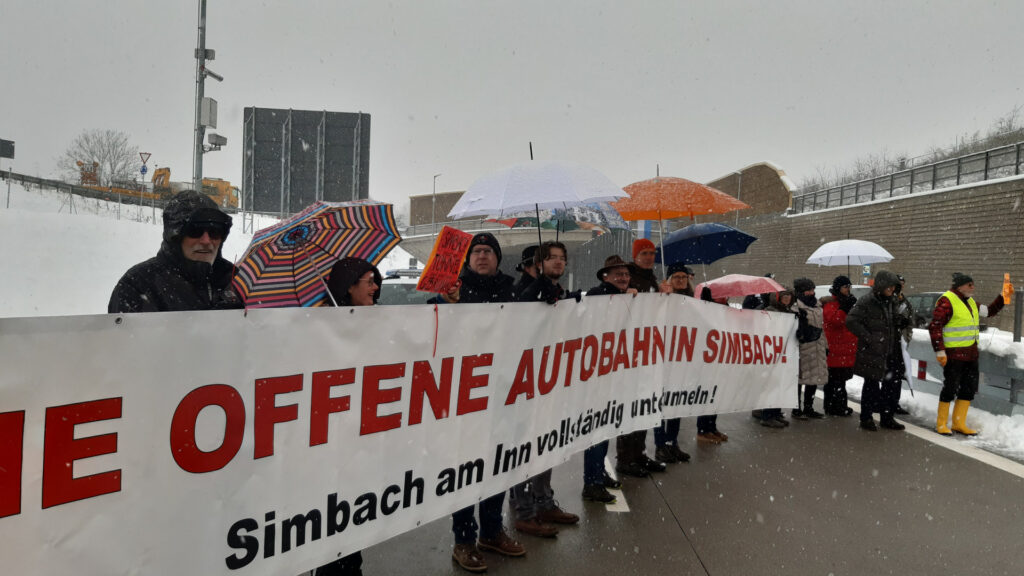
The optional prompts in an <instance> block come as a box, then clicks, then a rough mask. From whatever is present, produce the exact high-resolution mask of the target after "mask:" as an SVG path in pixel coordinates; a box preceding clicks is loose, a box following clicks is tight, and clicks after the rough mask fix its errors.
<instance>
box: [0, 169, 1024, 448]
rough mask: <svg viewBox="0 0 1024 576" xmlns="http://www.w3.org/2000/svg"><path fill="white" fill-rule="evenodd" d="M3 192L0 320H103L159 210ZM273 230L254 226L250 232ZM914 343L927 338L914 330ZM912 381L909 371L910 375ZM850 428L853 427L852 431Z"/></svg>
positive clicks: (994, 348)
mask: <svg viewBox="0 0 1024 576" xmlns="http://www.w3.org/2000/svg"><path fill="white" fill-rule="evenodd" d="M5 203H6V186H2V185H0V246H2V247H3V249H2V250H0V279H2V281H0V318H3V317H16V316H65V315H75V314H103V313H105V312H106V310H107V301H108V299H109V298H110V292H111V290H112V289H113V287H114V284H115V283H116V282H117V280H118V278H120V277H121V275H122V274H124V272H125V271H126V270H127V269H128V268H129V267H131V266H132V265H134V264H137V263H138V262H141V261H143V260H146V259H147V258H150V257H152V256H153V255H155V254H156V251H157V248H158V247H159V245H160V241H161V234H162V230H163V228H162V226H161V225H160V210H157V211H156V221H157V224H156V225H154V224H153V220H152V217H153V210H152V208H150V207H141V209H140V207H139V206H131V205H122V206H120V209H119V208H118V206H117V203H116V202H104V201H96V200H83V199H82V198H79V197H76V198H75V206H74V208H75V212H74V213H71V210H70V207H69V205H68V198H67V194H58V193H56V192H53V191H39V190H31V191H26V190H24V189H23V188H21V187H20V186H17V185H12V186H11V196H10V208H4V206H5ZM273 223H274V220H273V219H269V218H262V219H261V218H257V221H256V223H255V225H256V228H257V229H260V228H264V227H266V226H270V225H272V224H273ZM241 230H242V226H241V222H240V221H238V217H236V222H235V225H234V227H233V229H232V232H231V235H230V236H229V237H228V240H227V242H226V243H225V246H224V250H223V254H224V256H225V257H226V258H228V259H229V260H236V259H237V258H238V257H240V256H241V255H242V254H243V253H244V251H245V248H246V247H247V246H248V244H249V241H250V240H251V239H252V234H243V233H242V231H241ZM409 258H410V256H409V254H408V253H407V252H405V251H404V250H402V249H401V248H396V249H395V250H393V251H392V252H391V253H390V254H388V256H387V258H385V259H384V261H382V262H381V264H380V266H379V268H380V269H381V270H382V271H384V270H388V269H394V268H406V267H408V263H409ZM914 338H915V339H921V338H924V339H925V340H926V341H927V338H928V335H927V332H925V331H924V330H916V331H915V334H914ZM980 345H981V348H982V349H986V350H988V351H989V352H991V353H995V354H998V355H1000V356H1014V357H1015V362H1016V365H1017V366H1020V367H1024V344H1021V343H1019V342H1018V343H1014V342H1013V336H1012V334H1009V333H1007V332H1002V331H999V330H995V329H989V330H987V331H986V332H985V333H983V334H982V337H981V343H980ZM912 373H916V370H912ZM862 385H863V381H862V380H861V379H860V378H857V377H855V378H853V379H852V380H851V381H850V382H849V383H848V384H847V389H848V390H849V392H850V395H851V397H854V398H856V399H858V400H859V399H860V391H861V387H862ZM938 402H939V400H938V397H937V396H935V395H933V394H929V393H926V392H922V391H915V395H914V397H911V396H910V393H909V392H908V391H906V390H904V392H903V396H902V403H903V405H904V406H905V407H906V408H907V409H908V410H910V412H911V416H912V418H911V419H912V420H914V421H915V422H917V423H918V424H919V425H921V426H927V427H931V426H934V422H935V416H936V409H937V407H938ZM968 423H969V424H970V425H971V426H973V427H975V428H977V429H978V430H979V431H980V434H979V435H978V436H977V437H975V438H972V439H964V440H961V441H962V442H965V443H968V444H971V445H973V446H976V447H979V448H983V449H986V450H992V451H995V452H999V453H1001V454H1005V455H1007V456H1010V457H1013V458H1017V459H1022V460H1024V415H1017V416H1000V415H996V414H990V413H988V412H985V411H983V410H978V409H975V408H972V409H971V411H970V413H969V415H968ZM851 424H853V423H851Z"/></svg>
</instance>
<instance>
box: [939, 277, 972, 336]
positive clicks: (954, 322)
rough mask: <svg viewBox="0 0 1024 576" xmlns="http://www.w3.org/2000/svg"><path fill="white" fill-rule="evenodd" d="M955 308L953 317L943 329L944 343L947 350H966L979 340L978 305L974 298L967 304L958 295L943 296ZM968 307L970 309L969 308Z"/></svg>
mask: <svg viewBox="0 0 1024 576" xmlns="http://www.w3.org/2000/svg"><path fill="white" fill-rule="evenodd" d="M943 296H945V297H946V299H947V300H949V303H950V305H951V306H952V308H953V316H952V317H951V318H950V319H949V322H948V323H947V324H946V325H945V326H944V327H943V328H942V343H943V344H945V346H946V348H966V347H968V346H972V345H974V343H975V342H977V340H978V305H977V304H976V303H975V302H974V299H973V298H968V299H967V303H966V304H965V303H964V301H963V300H961V299H960V296H958V295H957V294H956V293H954V292H952V291H949V292H946V293H945V294H943ZM968 305H969V306H970V308H968Z"/></svg>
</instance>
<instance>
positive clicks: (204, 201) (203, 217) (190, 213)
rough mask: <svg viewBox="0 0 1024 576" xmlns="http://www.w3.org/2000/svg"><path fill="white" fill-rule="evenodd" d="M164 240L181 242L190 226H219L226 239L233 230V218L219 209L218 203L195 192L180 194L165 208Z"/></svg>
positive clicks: (189, 191) (188, 191) (186, 191)
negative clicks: (187, 226)
mask: <svg viewBox="0 0 1024 576" xmlns="http://www.w3.org/2000/svg"><path fill="white" fill-rule="evenodd" d="M163 219H164V240H166V241H168V242H176V241H179V240H181V238H182V235H183V234H184V230H185V226H186V225H188V224H219V225H221V226H223V227H224V237H225V238H226V237H227V234H228V232H229V231H230V230H231V217H230V216H228V215H227V214H225V213H224V212H222V211H221V210H220V208H218V207H217V203H216V202H214V201H213V200H211V199H210V197H209V196H207V195H205V194H200V193H199V192H196V191H195V190H185V191H183V192H179V193H178V194H177V195H175V196H174V198H171V200H170V202H168V203H167V205H166V206H164V215H163Z"/></svg>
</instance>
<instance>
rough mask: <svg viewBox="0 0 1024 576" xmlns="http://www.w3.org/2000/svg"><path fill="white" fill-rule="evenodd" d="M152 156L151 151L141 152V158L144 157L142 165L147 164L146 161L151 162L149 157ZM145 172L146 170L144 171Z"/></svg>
mask: <svg viewBox="0 0 1024 576" xmlns="http://www.w3.org/2000/svg"><path fill="white" fill-rule="evenodd" d="M150 156H152V154H150V153H149V152H139V158H142V165H143V166H145V165H146V162H149V157H150ZM143 174H145V172H143Z"/></svg>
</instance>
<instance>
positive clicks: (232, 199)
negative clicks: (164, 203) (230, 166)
mask: <svg viewBox="0 0 1024 576" xmlns="http://www.w3.org/2000/svg"><path fill="white" fill-rule="evenodd" d="M191 188H192V183H191V182H171V169H170V168H167V167H163V168H157V169H156V170H154V171H153V192H155V193H157V194H161V195H162V196H170V195H172V194H176V193H178V192H180V191H182V190H189V189H191ZM203 194H206V195H207V196H209V197H210V198H211V199H213V201H214V202H216V203H217V205H218V206H220V207H222V208H238V187H237V186H232V185H231V182H228V181H227V180H222V179H220V178H203Z"/></svg>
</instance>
